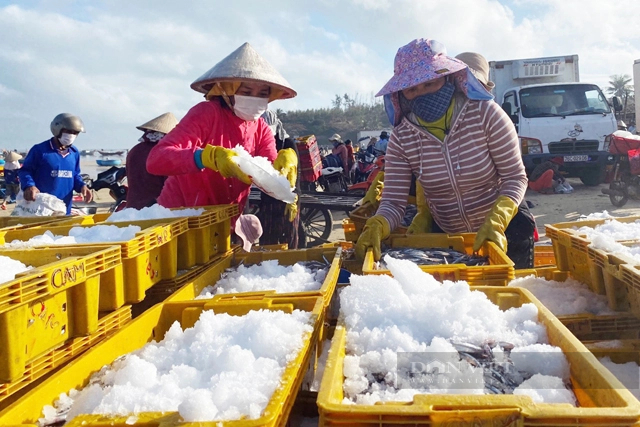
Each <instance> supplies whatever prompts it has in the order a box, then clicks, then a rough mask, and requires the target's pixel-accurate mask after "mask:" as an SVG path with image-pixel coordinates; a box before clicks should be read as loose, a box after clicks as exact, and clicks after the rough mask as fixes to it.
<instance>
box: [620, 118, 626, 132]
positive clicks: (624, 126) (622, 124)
mask: <svg viewBox="0 0 640 427" xmlns="http://www.w3.org/2000/svg"><path fill="white" fill-rule="evenodd" d="M618 130H627V125H626V124H625V122H623V121H622V120H618Z"/></svg>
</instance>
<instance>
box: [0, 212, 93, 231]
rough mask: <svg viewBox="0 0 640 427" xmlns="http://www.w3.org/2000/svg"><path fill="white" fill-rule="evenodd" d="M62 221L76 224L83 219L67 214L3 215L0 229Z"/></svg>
mask: <svg viewBox="0 0 640 427" xmlns="http://www.w3.org/2000/svg"><path fill="white" fill-rule="evenodd" d="M63 221H65V222H66V221H75V223H76V224H81V223H82V222H83V221H84V219H83V217H68V216H3V217H0V231H8V230H18V229H21V228H31V227H39V226H41V225H45V224H53V223H60V222H63Z"/></svg>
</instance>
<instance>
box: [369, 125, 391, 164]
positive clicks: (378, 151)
mask: <svg viewBox="0 0 640 427" xmlns="http://www.w3.org/2000/svg"><path fill="white" fill-rule="evenodd" d="M388 145H389V132H387V131H386V130H383V131H382V132H380V139H379V140H378V142H376V143H375V145H374V147H373V154H375V155H376V157H377V156H380V155H384V154H385V153H386V152H387V146H388Z"/></svg>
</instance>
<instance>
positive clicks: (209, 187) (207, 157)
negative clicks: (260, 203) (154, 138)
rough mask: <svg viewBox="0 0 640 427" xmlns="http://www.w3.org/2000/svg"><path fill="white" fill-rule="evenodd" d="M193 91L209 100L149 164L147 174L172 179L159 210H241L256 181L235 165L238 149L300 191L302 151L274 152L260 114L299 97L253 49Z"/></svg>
mask: <svg viewBox="0 0 640 427" xmlns="http://www.w3.org/2000/svg"><path fill="white" fill-rule="evenodd" d="M191 88H192V89H194V90H196V91H198V92H201V93H203V94H205V98H206V101H204V102H200V103H198V104H196V105H195V106H194V107H193V108H191V110H189V112H187V114H186V115H185V117H183V118H182V120H180V122H179V123H178V125H177V126H176V127H175V128H174V129H173V130H172V131H171V132H169V134H167V136H165V137H164V138H162V140H160V142H158V143H157V144H156V146H155V147H153V148H152V149H151V151H150V152H149V157H148V158H147V170H148V171H149V173H151V174H154V175H162V176H167V177H168V178H167V179H166V181H165V183H164V187H163V188H162V192H161V193H160V196H159V197H158V203H159V204H160V205H162V206H164V207H168V208H173V207H193V206H208V205H224V204H238V205H239V206H240V211H241V212H242V210H243V208H244V206H245V205H246V203H247V199H248V197H249V186H250V184H251V179H250V178H249V177H248V176H247V175H246V174H245V173H244V172H242V171H241V170H240V168H239V167H238V165H237V164H236V163H235V162H234V161H233V157H235V156H236V155H237V154H236V153H235V152H234V151H233V150H232V148H234V147H235V146H236V145H241V146H242V147H244V149H245V150H246V151H247V152H248V153H249V154H250V155H252V156H261V157H266V158H267V159H269V161H272V162H274V165H273V166H274V168H275V169H276V170H279V171H280V173H282V174H283V175H284V176H287V178H288V179H289V182H290V183H291V186H292V187H293V186H295V173H293V172H295V171H296V168H297V165H298V158H297V156H296V153H295V152H294V151H293V150H290V149H284V150H280V152H279V153H278V152H277V151H276V145H275V139H274V137H273V133H272V132H271V130H270V129H269V126H268V125H267V124H266V122H265V121H264V120H260V116H262V114H263V113H264V112H265V111H266V110H267V106H268V104H269V102H270V101H274V100H276V99H288V98H293V97H294V96H296V92H295V91H294V90H293V89H292V88H291V86H290V85H289V83H288V82H287V81H286V80H285V79H284V77H282V75H281V74H280V73H279V72H278V71H276V69H275V68H273V66H271V64H269V63H268V62H267V61H266V60H265V59H264V58H262V57H261V56H260V55H259V54H258V53H257V52H256V51H255V50H254V49H253V47H251V45H249V43H245V44H243V45H242V46H240V47H239V48H238V49H236V50H235V51H233V52H232V53H231V54H229V55H228V56H227V57H226V58H224V59H223V60H221V61H220V62H219V63H218V64H216V65H215V66H214V67H213V68H211V69H210V70H209V71H207V72H206V73H205V74H203V75H202V76H201V77H199V78H198V79H196V81H194V82H193V83H192V84H191ZM232 224H235V219H233V220H232Z"/></svg>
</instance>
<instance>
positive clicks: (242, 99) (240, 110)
mask: <svg viewBox="0 0 640 427" xmlns="http://www.w3.org/2000/svg"><path fill="white" fill-rule="evenodd" d="M233 98H234V100H235V103H234V105H233V112H234V113H235V115H236V116H238V117H240V118H241V119H242V120H246V121H254V120H258V119H259V118H260V116H262V114H263V113H264V112H265V111H267V106H268V104H269V98H258V97H255V96H244V95H234V96H233Z"/></svg>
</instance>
